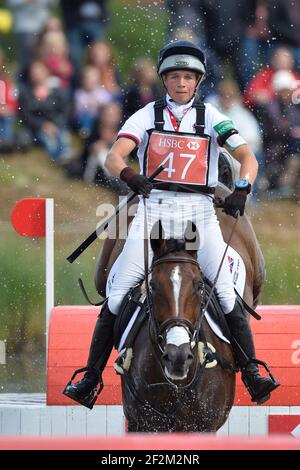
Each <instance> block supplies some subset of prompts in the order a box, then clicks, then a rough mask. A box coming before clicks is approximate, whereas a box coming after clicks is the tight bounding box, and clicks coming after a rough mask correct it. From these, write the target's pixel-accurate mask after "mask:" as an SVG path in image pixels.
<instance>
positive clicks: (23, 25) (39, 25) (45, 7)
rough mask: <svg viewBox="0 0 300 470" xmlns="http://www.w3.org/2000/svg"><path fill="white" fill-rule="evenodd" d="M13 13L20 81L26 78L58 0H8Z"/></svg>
mask: <svg viewBox="0 0 300 470" xmlns="http://www.w3.org/2000/svg"><path fill="white" fill-rule="evenodd" d="M6 3H7V5H8V6H9V7H10V8H11V9H12V13H13V31H14V35H15V41H16V52H17V61H18V65H19V77H18V79H19V81H24V80H26V70H27V67H28V65H29V64H30V62H31V61H32V57H33V55H34V51H35V47H36V44H37V40H38V37H39V35H40V33H41V31H42V29H43V28H44V26H45V23H46V21H47V20H48V18H49V17H50V14H51V8H52V7H53V6H55V5H56V4H57V0H6Z"/></svg>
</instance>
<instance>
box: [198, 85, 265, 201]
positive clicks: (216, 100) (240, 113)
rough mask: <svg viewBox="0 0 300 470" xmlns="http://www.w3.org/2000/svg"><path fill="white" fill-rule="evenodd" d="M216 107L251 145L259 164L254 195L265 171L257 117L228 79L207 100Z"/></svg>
mask: <svg viewBox="0 0 300 470" xmlns="http://www.w3.org/2000/svg"><path fill="white" fill-rule="evenodd" d="M206 101H208V102H209V103H211V104H212V105H213V106H215V107H216V108H217V109H218V110H219V111H220V112H221V113H223V114H225V116H227V117H228V118H229V119H231V120H232V121H233V122H234V123H235V125H236V128H237V130H238V131H239V133H240V135H241V136H242V137H243V138H244V139H245V140H246V142H248V143H249V145H250V146H251V149H252V151H253V153H254V154H255V156H256V159H257V160H258V162H259V170H258V175H257V183H256V184H255V185H254V187H253V188H252V193H254V192H256V189H257V188H258V189H259V187H260V179H261V177H262V175H263V171H264V157H263V152H262V135H261V130H260V127H259V124H258V121H257V119H256V118H255V116H254V115H253V114H252V113H251V112H250V111H249V109H247V108H246V107H245V106H244V104H243V101H242V96H241V93H240V90H239V87H238V85H237V83H236V82H234V81H233V80H230V79H227V80H224V81H222V82H220V83H219V85H218V94H217V95H214V96H213V97H212V96H211V97H208V99H207V100H206Z"/></svg>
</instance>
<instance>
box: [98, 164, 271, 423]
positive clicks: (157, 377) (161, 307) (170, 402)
mask: <svg viewBox="0 0 300 470" xmlns="http://www.w3.org/2000/svg"><path fill="white" fill-rule="evenodd" d="M225 176H226V178H227V180H228V181H227V182H226V186H225V185H224V184H220V185H219V187H218V191H217V195H218V196H221V197H224V196H226V195H227V194H229V193H230V190H229V189H228V187H229V186H230V184H232V179H233V178H232V175H231V174H229V176H228V173H226V172H225ZM225 176H224V179H225ZM225 180H226V179H225ZM217 215H218V219H219V222H220V226H221V230H222V233H223V237H224V240H225V242H226V241H227V240H228V238H229V236H230V233H231V231H232V226H233V224H234V219H233V218H231V217H228V216H225V215H224V213H223V212H222V211H221V210H220V209H219V210H217ZM157 223H159V222H157ZM154 229H155V233H159V234H160V236H159V238H155V237H153V236H152V232H151V237H150V243H151V248H152V250H153V253H154V258H153V264H152V279H151V304H150V305H151V307H149V311H148V319H147V321H146V322H144V324H143V325H142V327H141V328H140V330H139V333H138V335H137V336H136V338H135V341H134V344H133V357H132V359H131V364H130V368H129V371H128V373H126V374H124V375H123V376H122V378H121V379H122V396H123V408H124V413H125V416H126V418H127V421H128V431H129V432H170V431H172V432H181V431H184V432H216V431H217V430H218V429H219V428H220V427H221V426H222V425H223V424H224V423H225V422H226V420H227V418H228V415H229V412H230V409H231V407H232V405H233V401H234V394H235V370H234V357H233V352H232V348H231V346H230V344H228V343H226V342H224V341H222V340H221V339H220V338H219V337H218V336H216V334H215V333H214V332H213V331H212V329H211V328H210V326H209V324H208V322H207V321H206V319H205V317H204V316H203V301H204V297H203V295H204V293H203V285H204V284H203V283H204V279H203V276H202V273H201V267H200V266H199V265H198V262H197V258H196V253H197V250H196V249H195V250H193V251H191V250H190V251H187V250H186V249H185V245H184V242H185V241H186V240H183V241H180V240H174V239H170V240H165V239H164V236H163V228H162V227H161V226H159V228H157V227H153V229H152V231H153V230H154ZM187 231H190V227H187ZM193 232H195V230H194V229H193ZM187 238H188V237H187V235H185V239H187ZM123 244H124V240H118V239H117V240H111V239H107V240H106V242H105V246H104V250H103V251H104V252H102V254H101V256H100V258H99V260H98V264H97V270H96V276H95V281H96V286H97V289H98V292H100V293H101V294H102V295H103V294H104V295H105V290H104V289H105V288H104V285H105V284H106V278H107V275H108V272H109V269H110V267H111V266H112V264H113V263H114V261H115V259H116V258H117V256H118V254H119V253H120V251H121V249H122V246H123ZM231 246H232V247H233V248H234V249H235V250H236V251H237V252H238V253H239V254H240V255H241V257H242V259H243V261H244V263H245V268H246V285H245V289H244V295H243V298H244V300H245V301H246V302H247V303H248V304H249V305H250V306H252V307H254V308H255V306H256V305H257V303H258V299H259V295H260V292H261V289H262V285H263V282H264V275H265V269H264V259H263V256H262V253H261V250H260V248H259V245H258V242H257V239H256V236H255V233H254V230H253V228H252V225H251V222H250V220H249V219H248V217H247V216H244V217H242V218H240V219H239V221H238V223H237V225H236V230H235V231H234V234H233V236H232V238H231ZM176 267H178V269H180V272H181V287H180V298H179V299H178V302H179V305H177V311H179V312H180V315H179V316H174V305H173V303H172V302H173V300H172V299H173V297H174V296H173V295H171V294H172V292H171V291H170V278H171V277H172V276H173V277H174V275H175V274H174V273H175V272H176ZM179 307H180V308H179ZM199 323H200V324H201V332H199V331H198V327H199ZM178 329H179V330H178ZM176 332H177V333H178V332H180V335H181V336H182V335H185V337H186V341H185V342H184V343H183V344H180V345H179V346H176V345H174V344H172V343H170V342H168V338H169V337H170V335H171V336H172V335H173V336H174V335H175V336H176ZM199 336H200V338H201V337H204V338H205V344H207V345H208V344H209V345H211V346H210V347H211V350H212V351H217V353H218V356H219V357H221V358H222V359H223V364H224V363H225V364H227V367H224V365H222V364H221V363H213V364H214V367H211V366H210V365H209V364H205V361H204V359H203V349H201V348H202V347H203V344H202V342H201V341H200V342H199V343H198V339H199ZM201 356H202V357H201ZM205 365H206V366H207V367H205Z"/></svg>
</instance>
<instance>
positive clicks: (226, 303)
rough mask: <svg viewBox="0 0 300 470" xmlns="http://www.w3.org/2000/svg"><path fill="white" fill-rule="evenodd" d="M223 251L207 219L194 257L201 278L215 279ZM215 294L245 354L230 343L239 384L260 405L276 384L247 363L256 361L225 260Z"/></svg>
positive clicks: (215, 228) (217, 232)
mask: <svg viewBox="0 0 300 470" xmlns="http://www.w3.org/2000/svg"><path fill="white" fill-rule="evenodd" d="M225 248H226V244H225V243H224V240H223V237H222V233H221V230H220V227H219V223H218V221H217V219H216V217H210V218H209V223H208V224H206V226H205V234H204V240H203V243H202V246H201V249H200V251H199V253H198V260H199V263H200V266H201V268H202V271H203V273H204V275H205V276H206V277H207V278H208V279H209V280H210V281H211V282H213V281H214V279H215V277H216V274H217V271H218V268H219V265H220V262H221V259H222V256H223V254H224V251H225ZM216 292H217V295H218V298H219V300H220V304H221V306H222V308H223V311H224V313H225V318H226V321H227V324H228V326H229V329H230V332H231V334H232V336H233V337H234V338H235V339H236V341H237V343H238V344H240V346H241V348H242V349H243V350H244V353H245V354H246V356H245V354H243V353H242V352H241V349H240V348H239V347H238V344H236V343H235V342H234V340H233V341H232V347H233V350H234V353H235V357H236V360H237V362H238V364H239V366H240V367H241V371H242V379H243V382H244V384H245V385H246V387H247V389H248V391H249V393H250V395H251V398H252V401H257V402H259V403H263V402H264V401H266V400H267V399H268V398H269V394H270V392H272V390H274V389H275V388H276V387H278V385H279V384H278V382H276V381H275V382H273V380H271V379H270V378H267V377H262V376H260V375H259V369H258V366H257V364H255V363H253V362H250V363H248V361H249V359H254V358H255V357H256V356H255V348H254V342H253V337H252V333H251V329H250V325H249V323H248V320H247V314H246V312H245V311H244V307H242V306H241V305H240V304H238V303H237V302H236V295H235V292H234V287H233V282H232V278H231V274H230V270H229V266H228V261H227V257H226V256H225V259H224V262H223V266H222V268H221V271H220V274H219V278H218V281H217V283H216ZM248 358H249V359H248Z"/></svg>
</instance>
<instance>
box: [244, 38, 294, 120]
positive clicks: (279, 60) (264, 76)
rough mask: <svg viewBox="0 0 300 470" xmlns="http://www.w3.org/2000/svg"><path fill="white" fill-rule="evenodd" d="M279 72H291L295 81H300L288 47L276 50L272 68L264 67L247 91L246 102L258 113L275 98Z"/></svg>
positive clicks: (272, 59)
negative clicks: (275, 78)
mask: <svg viewBox="0 0 300 470" xmlns="http://www.w3.org/2000/svg"><path fill="white" fill-rule="evenodd" d="M279 70H287V71H290V72H292V74H293V75H294V77H295V79H297V80H299V79H300V75H299V74H298V73H297V72H296V70H295V61H294V58H293V55H292V53H291V51H290V50H289V49H287V48H286V47H279V48H278V49H276V50H275V51H274V53H273V55H272V58H271V67H270V66H269V65H267V66H266V67H264V68H263V69H262V70H260V72H258V74H257V75H256V76H255V77H254V78H253V80H251V82H250V83H249V85H248V87H247V88H246V90H245V102H246V104H247V105H248V106H250V107H252V108H253V109H254V110H255V111H257V110H258V109H259V107H260V106H264V105H267V104H268V103H270V101H271V100H272V98H274V90H273V86H272V81H273V77H274V74H275V72H277V71H279Z"/></svg>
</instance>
